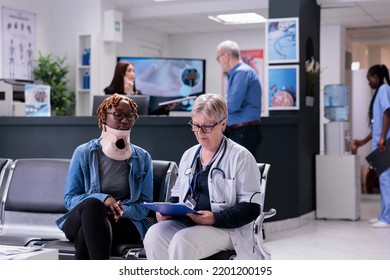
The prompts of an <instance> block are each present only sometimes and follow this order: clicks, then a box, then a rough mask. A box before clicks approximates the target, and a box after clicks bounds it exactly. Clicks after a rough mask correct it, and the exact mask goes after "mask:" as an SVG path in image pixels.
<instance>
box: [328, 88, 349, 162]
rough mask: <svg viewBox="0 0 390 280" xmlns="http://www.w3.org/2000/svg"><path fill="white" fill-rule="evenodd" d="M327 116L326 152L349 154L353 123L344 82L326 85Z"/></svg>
mask: <svg viewBox="0 0 390 280" xmlns="http://www.w3.org/2000/svg"><path fill="white" fill-rule="evenodd" d="M324 92H325V98H324V100H325V117H326V118H327V119H328V120H329V123H327V124H325V128H324V134H325V154H327V155H345V154H349V148H348V147H349V145H348V141H349V140H350V139H351V125H350V122H349V92H348V87H347V86H346V85H343V84H338V85H326V86H325V88H324Z"/></svg>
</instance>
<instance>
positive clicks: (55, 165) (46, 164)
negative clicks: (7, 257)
mask: <svg viewBox="0 0 390 280" xmlns="http://www.w3.org/2000/svg"><path fill="white" fill-rule="evenodd" d="M69 163H70V160H68V159H45V158H34V159H17V160H15V161H13V163H12V165H11V167H10V171H9V175H8V176H7V181H6V183H5V188H4V193H3V196H2V199H1V204H0V209H1V210H0V212H1V219H0V220H1V231H0V244H7V245H18V246H30V245H32V243H35V242H40V241H42V240H45V241H47V240H52V239H66V238H65V235H64V233H63V232H62V231H61V230H60V229H59V228H58V227H57V225H56V224H55V223H54V221H55V220H56V219H57V218H59V217H60V216H62V215H63V213H65V211H66V209H65V207H64V186H65V181H66V176H67V173H68V167H69Z"/></svg>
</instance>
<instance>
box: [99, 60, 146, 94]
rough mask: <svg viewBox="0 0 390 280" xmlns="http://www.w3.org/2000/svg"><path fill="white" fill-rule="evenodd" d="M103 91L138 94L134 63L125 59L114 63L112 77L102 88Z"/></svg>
mask: <svg viewBox="0 0 390 280" xmlns="http://www.w3.org/2000/svg"><path fill="white" fill-rule="evenodd" d="M104 93H105V94H107V95H112V94H114V93H118V94H124V95H140V94H141V92H140V91H138V90H137V89H136V88H135V72H134V64H133V63H130V62H127V61H119V62H118V63H117V64H116V67H115V72H114V77H113V78H112V81H111V84H110V85H109V86H108V87H106V88H105V89H104Z"/></svg>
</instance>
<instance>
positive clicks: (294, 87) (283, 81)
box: [268, 65, 299, 110]
mask: <svg viewBox="0 0 390 280" xmlns="http://www.w3.org/2000/svg"><path fill="white" fill-rule="evenodd" d="M268 100H269V104H268V107H269V110H298V109H299V66H298V65H275V66H272V65H270V66H269V67H268Z"/></svg>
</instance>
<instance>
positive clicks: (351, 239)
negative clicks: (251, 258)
mask: <svg viewBox="0 0 390 280" xmlns="http://www.w3.org/2000/svg"><path fill="white" fill-rule="evenodd" d="M379 208H380V195H379V194H363V195H362V202H361V218H360V220H358V221H346V220H316V219H311V220H310V221H309V222H308V223H306V224H305V225H303V226H300V227H297V228H294V229H290V230H285V231H279V232H270V233H268V234H267V231H266V241H265V246H266V247H267V248H268V249H269V250H270V251H271V258H272V260H390V243H389V240H390V229H373V228H372V227H371V225H370V224H369V222H368V220H369V219H371V218H373V217H376V216H377V214H378V213H379Z"/></svg>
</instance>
